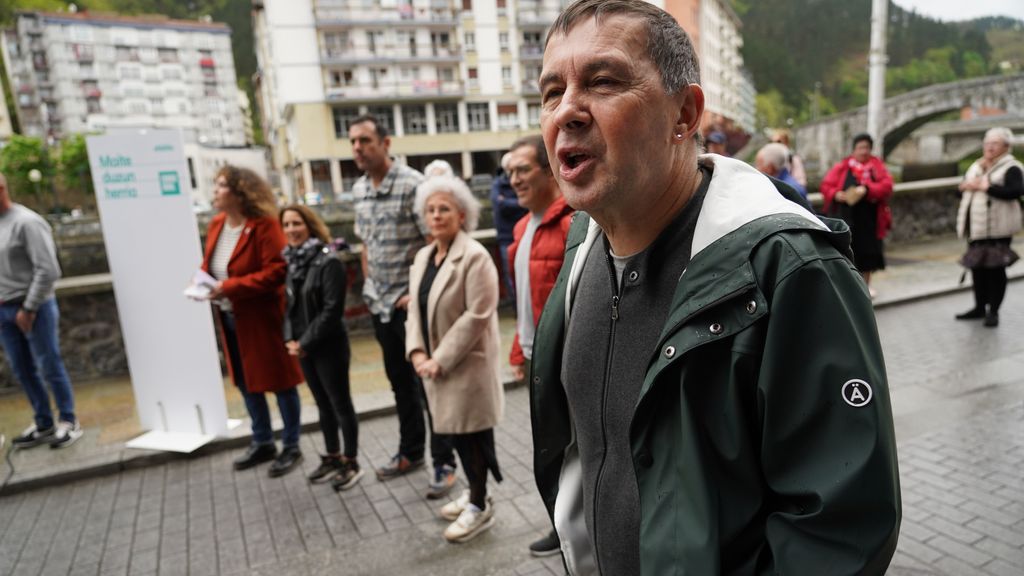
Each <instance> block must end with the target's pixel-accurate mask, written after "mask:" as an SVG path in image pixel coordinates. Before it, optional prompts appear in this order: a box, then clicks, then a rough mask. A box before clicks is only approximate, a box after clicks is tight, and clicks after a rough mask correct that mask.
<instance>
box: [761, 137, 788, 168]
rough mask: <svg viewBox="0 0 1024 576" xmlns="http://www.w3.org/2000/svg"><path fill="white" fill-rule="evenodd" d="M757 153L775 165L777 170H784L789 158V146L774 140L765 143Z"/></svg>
mask: <svg viewBox="0 0 1024 576" xmlns="http://www.w3.org/2000/svg"><path fill="white" fill-rule="evenodd" d="M757 155H758V156H760V157H761V158H763V159H764V161H765V162H767V163H769V164H771V165H772V166H774V167H775V169H776V170H782V169H783V168H785V167H786V161H787V160H789V148H788V147H786V145H785V144H779V143H777V142H772V143H771V144H765V145H764V146H763V147H762V148H761V149H760V150H759V151H758V152H757Z"/></svg>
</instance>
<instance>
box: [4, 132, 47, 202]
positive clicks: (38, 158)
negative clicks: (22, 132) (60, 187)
mask: <svg viewBox="0 0 1024 576" xmlns="http://www.w3.org/2000/svg"><path fill="white" fill-rule="evenodd" d="M32 170H39V172H40V174H42V180H40V181H39V182H32V181H31V180H29V177H28V175H29V172H31V171H32ZM0 172H3V174H4V176H6V177H7V184H8V186H9V187H10V189H11V192H12V194H27V195H32V196H35V197H39V196H41V195H42V194H43V191H44V190H45V191H49V190H50V184H51V182H52V179H53V162H50V160H49V158H47V151H46V149H45V148H44V147H43V141H42V140H41V139H39V138H29V137H27V136H18V135H15V136H12V137H11V140H10V141H9V142H7V145H6V146H4V147H3V148H2V149H0Z"/></svg>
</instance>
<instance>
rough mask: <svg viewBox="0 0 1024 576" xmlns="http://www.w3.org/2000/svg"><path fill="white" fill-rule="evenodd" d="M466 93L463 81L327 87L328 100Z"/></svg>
mask: <svg viewBox="0 0 1024 576" xmlns="http://www.w3.org/2000/svg"><path fill="white" fill-rule="evenodd" d="M465 93H466V90H465V88H464V87H463V86H462V82H440V81H437V80H413V81H411V82H410V81H405V82H378V83H376V84H372V83H371V84H365V85H355V86H333V87H329V88H328V89H327V100H328V101H329V102H339V101H342V100H364V101H367V100H394V99H399V100H430V99H436V98H438V97H444V98H458V97H461V96H464V95H465Z"/></svg>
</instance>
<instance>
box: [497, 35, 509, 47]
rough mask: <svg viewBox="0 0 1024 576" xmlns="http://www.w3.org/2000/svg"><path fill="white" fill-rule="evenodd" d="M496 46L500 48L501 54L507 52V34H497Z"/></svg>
mask: <svg viewBox="0 0 1024 576" xmlns="http://www.w3.org/2000/svg"><path fill="white" fill-rule="evenodd" d="M498 46H501V51H502V52H508V32H499V33H498Z"/></svg>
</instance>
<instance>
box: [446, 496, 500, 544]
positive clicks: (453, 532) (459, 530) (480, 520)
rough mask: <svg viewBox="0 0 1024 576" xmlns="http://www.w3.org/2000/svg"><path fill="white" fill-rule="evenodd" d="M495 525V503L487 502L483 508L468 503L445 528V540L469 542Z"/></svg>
mask: <svg viewBox="0 0 1024 576" xmlns="http://www.w3.org/2000/svg"><path fill="white" fill-rule="evenodd" d="M491 526H494V504H493V503H492V502H490V501H488V502H487V507H486V508H484V509H483V510H481V509H479V508H477V507H476V506H474V505H473V504H466V507H465V508H463V509H462V513H461V514H459V517H458V518H456V519H455V522H452V523H451V524H449V525H448V527H447V528H445V530H444V537H445V540H448V541H449V542H468V541H470V540H472V539H473V538H476V537H477V536H479V535H480V534H481V533H482V532H484V531H485V530H487V529H488V528H490V527H491Z"/></svg>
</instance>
